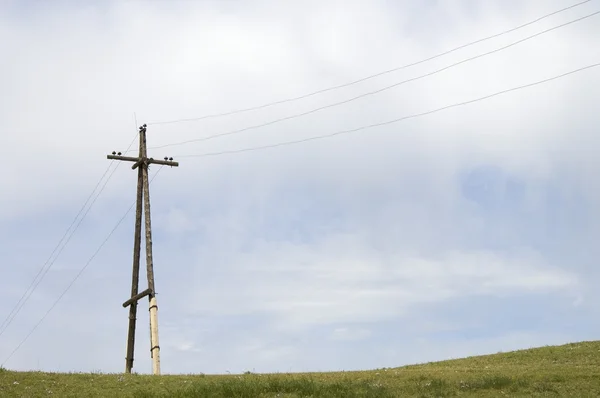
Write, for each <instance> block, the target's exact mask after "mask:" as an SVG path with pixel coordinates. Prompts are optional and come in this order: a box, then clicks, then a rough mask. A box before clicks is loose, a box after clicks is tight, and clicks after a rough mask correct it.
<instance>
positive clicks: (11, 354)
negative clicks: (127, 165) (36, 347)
mask: <svg viewBox="0 0 600 398" xmlns="http://www.w3.org/2000/svg"><path fill="white" fill-rule="evenodd" d="M162 168H163V166H161V167H160V168H159V169H158V170H157V171H156V173H154V176H153V177H152V179H151V180H150V183H151V182H152V181H154V179H155V178H156V176H157V175H158V173H160V171H161V170H162ZM115 170H116V168H115ZM133 206H135V202H133V203H132V204H131V206H129V209H127V211H126V212H125V214H123V217H121V219H119V221H118V222H117V224H116V225H115V226H114V227H113V229H112V230H111V231H110V232H109V234H108V236H107V237H106V238H105V239H104V240H103V241H102V243H101V244H100V246H99V247H98V249H96V251H95V252H94V254H92V256H91V257H90V258H89V259H88V261H87V262H86V263H85V265H84V266H83V267H82V268H81V269H80V270H79V272H78V273H77V275H75V277H74V278H73V279H72V280H71V282H70V283H69V284H68V285H67V287H66V288H65V290H63V292H62V293H61V294H60V296H58V298H57V299H56V301H55V302H54V303H53V304H52V305H51V306H50V308H49V309H48V311H46V313H45V314H44V316H42V318H41V319H40V320H39V321H38V322H37V323H36V324H35V325H34V326H33V328H32V329H31V330H30V331H29V333H27V334H26V335H25V337H24V338H23V340H21V342H19V344H18V345H17V346H16V347H15V349H14V350H13V351H12V352H11V353H10V354H9V355H8V357H6V359H5V360H4V361H3V362H2V364H1V365H0V367H4V365H5V364H6V363H7V362H8V361H9V360H10V359H11V358H12V357H13V355H14V354H15V353H16V352H17V351H18V350H19V349H20V348H21V346H23V344H25V342H26V341H27V340H28V339H29V337H30V336H31V335H32V334H33V332H35V331H36V329H37V328H38V327H39V326H40V325H41V323H42V322H43V321H44V319H46V317H47V316H48V315H49V314H50V312H51V311H52V310H53V309H54V307H56V305H57V304H58V303H59V301H60V300H61V299H62V298H63V297H64V296H65V294H67V292H68V291H69V290H70V289H71V287H73V285H74V284H75V282H76V281H77V280H78V279H79V277H80V276H81V274H83V272H84V271H85V270H86V269H87V268H88V266H89V265H90V264H91V262H92V261H93V260H94V259H95V258H96V256H97V255H98V253H100V251H101V250H102V248H103V247H104V246H105V245H106V243H107V242H108V240H109V239H110V238H111V236H112V235H113V234H114V233H115V231H116V230H117V229H118V228H119V226H120V225H121V224H122V223H123V221H124V220H125V218H126V217H127V215H128V214H129V213H130V212H131V209H133Z"/></svg>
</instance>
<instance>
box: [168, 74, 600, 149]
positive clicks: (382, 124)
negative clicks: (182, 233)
mask: <svg viewBox="0 0 600 398" xmlns="http://www.w3.org/2000/svg"><path fill="white" fill-rule="evenodd" d="M598 66H600V63H596V64H592V65H588V66H584V67H582V68H579V69H575V70H572V71H569V72H566V73H563V74H560V75H557V76H553V77H550V78H547V79H544V80H539V81H537V82H533V83H529V84H525V85H522V86H517V87H513V88H509V89H507V90H502V91H498V92H495V93H493V94H489V95H486V96H483V97H479V98H476V99H472V100H469V101H464V102H459V103H455V104H452V105H447V106H444V107H441V108H437V109H433V110H430V111H427V112H422V113H416V114H413V115H409V116H403V117H401V118H398V119H393V120H388V121H385V122H381V123H375V124H370V125H367V126H361V127H357V128H354V129H349V130H342V131H337V132H335V133H331V134H325V135H318V136H313V137H308V138H303V139H299V140H294V141H285V142H280V143H276V144H271V145H263V146H256V147H250V148H243V149H234V150H229V151H220V152H209V153H202V154H197V155H179V156H177V157H178V158H200V157H209V156H220V155H228V154H237V153H242V152H251V151H258V150H262V149H269V148H277V147H282V146H288V145H296V144H301V143H304V142H308V141H315V140H320V139H324V138H331V137H335V136H338V135H343V134H350V133H354V132H358V131H361V130H367V129H371V128H375V127H381V126H386V125H389V124H393V123H398V122H401V121H403V120H407V119H414V118H417V117H421V116H425V115H430V114H432V113H437V112H441V111H443V110H446V109H450V108H456V107H459V106H463V105H468V104H472V103H474V102H479V101H483V100H486V99H489V98H492V97H496V96H499V95H503V94H506V93H510V92H512V91H517V90H522V89H525V88H528V87H533V86H537V85H540V84H543V83H548V82H551V81H553V80H557V79H560V78H563V77H566V76H569V75H572V74H575V73H578V72H582V71H584V70H587V69H591V68H595V67H598Z"/></svg>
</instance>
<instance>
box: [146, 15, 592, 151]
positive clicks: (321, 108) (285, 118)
mask: <svg viewBox="0 0 600 398" xmlns="http://www.w3.org/2000/svg"><path fill="white" fill-rule="evenodd" d="M598 14H600V11H596V12H594V13H592V14H588V15H586V16H584V17H581V18H577V19H574V20H572V21H569V22H566V23H563V24H561V25H558V26H554V27H552V28H549V29H546V30H544V31H541V32H538V33H536V34H534V35H531V36H528V37H526V38H524V39H520V40H517V41H515V42H512V43H510V44H508V45H506V46H503V47H500V48H497V49H495V50H492V51H488V52H486V53H483V54H479V55H476V56H474V57H470V58H466V59H463V60H462V61H459V62H455V63H453V64H451V65H448V66H445V67H443V68H441V69H437V70H435V71H433V72H429V73H426V74H424V75H421V76H417V77H413V78H411V79H407V80H403V81H401V82H398V83H394V84H392V85H389V86H385V87H383V88H380V89H377V90H374V91H369V92H366V93H363V94H360V95H357V96H355V97H352V98H349V99H346V100H343V101H339V102H335V103H332V104H328V105H324V106H321V107H318V108H314V109H311V110H309V111H306V112H301V113H296V114H293V115H290V116H285V117H282V118H279V119H275V120H271V121H269V122H266V123H261V124H257V125H254V126H249V127H245V128H242V129H238V130H233V131H228V132H224V133H218V134H213V135H209V136H206V137H202V138H195V139H191V140H187V141H182V142H178V143H173V144H166V145H160V146H155V147H151V148H150V149H161V148H166V147H171V146H178V145H185V144H190V143H193V142H200V141H207V140H211V139H213V138H217V137H223V136H226V135H232V134H238V133H241V132H244V131H248V130H253V129H258V128H261V127H266V126H270V125H272V124H275V123H279V122H282V121H285V120H291V119H295V118H299V117H302V116H306V115H309V114H312V113H315V112H318V111H322V110H324V109H328V108H333V107H335V106H339V105H343V104H347V103H349V102H352V101H355V100H357V99H360V98H364V97H367V96H370V95H375V94H379V93H381V92H383V91H386V90H390V89H392V88H395V87H398V86H400V85H402V84H405V83H408V82H412V81H416V80H420V79H423V78H425V77H429V76H432V75H435V74H437V73H440V72H442V71H445V70H447V69H450V68H453V67H455V66H458V65H461V64H464V63H466V62H469V61H473V60H475V59H478V58H482V57H485V56H487V55H490V54H494V53H497V52H499V51H502V50H506V49H507V48H510V47H513V46H516V45H517V44H520V43H523V42H525V41H528V40H531V39H533V38H535V37H537V36H540V35H543V34H545V33H548V32H551V31H553V30H556V29H559V28H562V27H565V26H568V25H571V24H574V23H576V22H580V21H583V20H584V19H587V18H591V17H593V16H595V15H598Z"/></svg>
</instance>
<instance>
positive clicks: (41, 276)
mask: <svg viewBox="0 0 600 398" xmlns="http://www.w3.org/2000/svg"><path fill="white" fill-rule="evenodd" d="M136 138H137V134H136V136H135V137H134V138H133V140H132V141H131V143H130V144H129V147H128V148H127V149H128V150H129V148H131V145H133V143H134V142H135V139H136ZM112 163H113V162H111V163H110V164H109V165H108V167H107V168H106V170H105V171H104V174H102V177H100V180H98V183H97V184H96V186H95V187H94V189H93V190H92V192H91V193H90V195H89V196H88V197H87V199H86V201H85V203H84V204H83V206H81V208H80V209H79V212H78V213H77V215H76V216H75V218H74V219H73V221H72V222H71V225H69V227H68V228H67V230H66V231H65V233H64V234H63V236H62V238H61V239H60V241H59V242H58V244H57V245H56V246H55V247H54V250H52V253H50V256H49V257H48V259H47V260H46V262H45V263H44V264H43V265H42V267H41V268H40V269H39V271H38V272H37V274H36V275H35V277H34V278H33V281H32V282H31V284H30V285H29V287H28V288H27V289H26V290H25V293H23V295H22V296H21V298H19V300H18V301H17V304H15V306H14V307H13V309H12V310H11V311H10V313H9V314H8V316H7V317H6V318H5V319H4V321H3V322H2V324H1V325H0V336H2V335H3V334H4V332H5V331H6V330H7V329H8V327H9V326H10V325H11V324H12V322H13V321H14V319H15V318H16V316H17V315H18V314H19V312H20V311H21V309H22V308H23V306H25V304H26V303H27V301H28V300H29V298H30V297H31V295H32V294H33V292H34V291H35V290H36V289H37V287H38V286H39V284H40V283H41V282H42V280H43V279H44V277H45V276H46V274H47V273H48V271H50V268H52V266H53V265H54V263H55V262H56V260H57V259H58V257H59V256H60V255H61V253H62V251H63V250H64V249H65V247H66V246H67V244H68V243H69V242H70V240H71V238H72V237H73V235H74V234H75V232H76V231H77V230H78V229H79V226H80V225H81V223H82V222H83V220H84V219H85V217H86V216H87V214H88V213H89V212H90V210H91V209H92V207H93V206H94V204H95V203H96V200H98V197H99V196H100V195H101V194H102V192H103V191H104V189H105V188H106V185H107V184H108V182H109V181H110V179H111V178H112V176H113V175H114V173H115V171H116V170H117V168H118V167H119V164H117V166H116V167H115V168H114V169H113V171H112V172H111V173H110V175H109V176H108V178H107V179H106V181H104V185H102V187H101V188H100V190H99V191H98V192H97V194H96V196H95V197H94V199H93V200H92V202H91V203H90V205H89V207H88V208H87V210H85V212H84V209H85V208H86V206H87V205H88V203H89V202H90V200H91V199H92V197H93V196H94V194H95V193H96V190H97V189H98V187H99V186H100V184H102V181H103V180H104V177H105V176H106V175H107V174H108V172H109V170H110V168H111V167H112ZM82 213H83V216H82V217H81V218H80V219H79V222H77V219H78V218H79V216H80V215H81V214H82ZM76 223H77V224H76ZM74 225H75V228H73V229H71V228H72V227H73V226H74ZM65 238H66V240H65ZM63 241H64V243H63ZM61 244H62V247H61ZM59 248H60V249H59ZM57 250H58V252H57ZM55 253H56V256H54V254H55ZM53 256H54V259H52V258H53ZM46 266H47V267H46ZM38 278H39V279H38Z"/></svg>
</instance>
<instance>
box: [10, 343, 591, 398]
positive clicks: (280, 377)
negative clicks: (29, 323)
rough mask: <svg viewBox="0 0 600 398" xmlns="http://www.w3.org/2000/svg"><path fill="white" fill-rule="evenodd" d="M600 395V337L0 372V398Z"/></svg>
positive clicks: (343, 397)
mask: <svg viewBox="0 0 600 398" xmlns="http://www.w3.org/2000/svg"><path fill="white" fill-rule="evenodd" d="M49 396H53V397H136V398H142V397H175V398H177V397H181V398H184V397H240V398H241V397H248V398H251V397H252V398H254V397H281V398H283V397H339V398H352V397H374V398H378V397H381V398H383V397H582V398H583V397H600V342H583V343H574V344H568V345H563V346H557V347H543V348H535V349H529V350H523V351H515V352H509V353H502V354H495V355H487V356H480V357H472V358H466V359H458V360H451V361H444V362H436V363H429V364H424V365H414V366H406V367H401V368H387V369H378V370H372V371H364V372H337V373H306V374H243V375H227V376H208V375H206V376H205V375H181V376H158V377H155V376H147V375H129V376H125V375H120V374H59V373H41V372H12V371H9V370H0V397H28V398H29V397H31V398H33V397H49Z"/></svg>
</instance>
